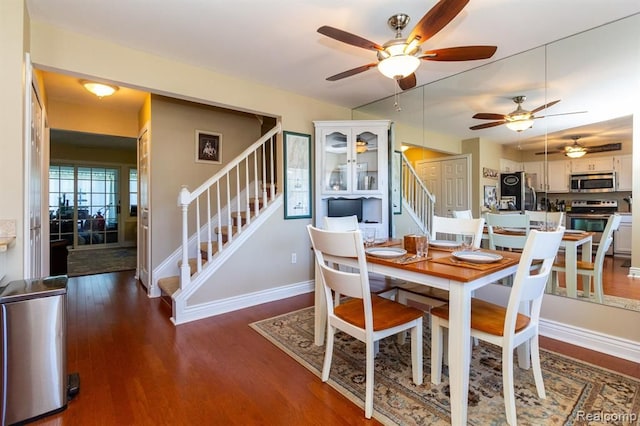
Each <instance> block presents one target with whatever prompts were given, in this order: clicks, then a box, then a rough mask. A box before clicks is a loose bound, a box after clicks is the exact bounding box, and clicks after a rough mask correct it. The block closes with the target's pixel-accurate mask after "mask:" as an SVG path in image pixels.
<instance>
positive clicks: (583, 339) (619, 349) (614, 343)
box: [540, 318, 640, 363]
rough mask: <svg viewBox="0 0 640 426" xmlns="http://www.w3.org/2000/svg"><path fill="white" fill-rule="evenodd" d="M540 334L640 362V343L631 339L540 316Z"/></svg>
mask: <svg viewBox="0 0 640 426" xmlns="http://www.w3.org/2000/svg"><path fill="white" fill-rule="evenodd" d="M540 335H542V336H545V337H549V338H551V339H556V340H560V341H563V342H566V343H570V344H572V345H576V346H581V347H583V348H586V349H591V350H593V351H596V352H602V353H604V354H607V355H611V356H615V357H618V358H622V359H626V360H629V361H633V362H637V363H640V343H638V342H634V341H631V340H627V339H622V338H620V337H616V336H610V335H606V334H602V333H598V332H595V331H592V330H587V329H584V328H579V327H574V326H571V325H567V324H563V323H560V322H555V321H549V320H545V319H542V318H541V319H540Z"/></svg>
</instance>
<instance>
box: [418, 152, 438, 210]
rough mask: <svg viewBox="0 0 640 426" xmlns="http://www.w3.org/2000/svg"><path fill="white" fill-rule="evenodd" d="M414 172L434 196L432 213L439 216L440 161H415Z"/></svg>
mask: <svg viewBox="0 0 640 426" xmlns="http://www.w3.org/2000/svg"><path fill="white" fill-rule="evenodd" d="M416 173H417V174H418V177H420V180H421V181H422V183H424V185H425V186H426V187H427V189H428V190H429V192H430V193H431V195H433V196H434V197H435V198H436V204H435V206H434V214H435V215H436V216H441V215H442V213H441V211H440V206H441V205H442V203H441V202H440V199H441V186H442V185H441V183H440V176H441V173H442V172H441V170H440V162H439V161H416Z"/></svg>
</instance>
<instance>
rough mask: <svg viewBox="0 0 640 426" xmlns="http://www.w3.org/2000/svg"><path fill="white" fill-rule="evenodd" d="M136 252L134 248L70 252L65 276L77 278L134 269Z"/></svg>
mask: <svg viewBox="0 0 640 426" xmlns="http://www.w3.org/2000/svg"><path fill="white" fill-rule="evenodd" d="M136 250H137V249H136V248H135V247H125V248H106V249H95V250H70V251H69V255H68V257H67V275H68V276H70V277H77V276H80V275H93V274H103V273H106V272H117V271H127V270H130V269H136V262H137V251H136Z"/></svg>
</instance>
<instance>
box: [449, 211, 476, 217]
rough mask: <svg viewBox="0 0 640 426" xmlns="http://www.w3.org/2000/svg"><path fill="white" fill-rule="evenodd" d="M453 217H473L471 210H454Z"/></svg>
mask: <svg viewBox="0 0 640 426" xmlns="http://www.w3.org/2000/svg"><path fill="white" fill-rule="evenodd" d="M453 217H455V218H458V219H473V214H472V213H471V210H454V211H453Z"/></svg>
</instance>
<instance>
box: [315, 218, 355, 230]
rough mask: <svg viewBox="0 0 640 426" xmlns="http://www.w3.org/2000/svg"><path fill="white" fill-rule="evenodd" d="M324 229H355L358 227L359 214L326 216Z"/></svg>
mask: <svg viewBox="0 0 640 426" xmlns="http://www.w3.org/2000/svg"><path fill="white" fill-rule="evenodd" d="M323 222H324V229H326V230H329V231H355V230H357V229H359V227H358V216H356V215H353V216H340V217H330V216H325V217H324V220H323Z"/></svg>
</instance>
